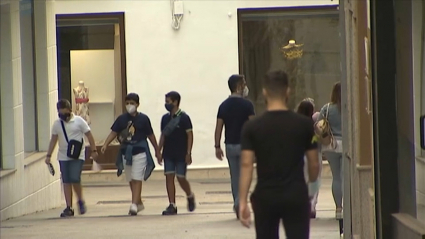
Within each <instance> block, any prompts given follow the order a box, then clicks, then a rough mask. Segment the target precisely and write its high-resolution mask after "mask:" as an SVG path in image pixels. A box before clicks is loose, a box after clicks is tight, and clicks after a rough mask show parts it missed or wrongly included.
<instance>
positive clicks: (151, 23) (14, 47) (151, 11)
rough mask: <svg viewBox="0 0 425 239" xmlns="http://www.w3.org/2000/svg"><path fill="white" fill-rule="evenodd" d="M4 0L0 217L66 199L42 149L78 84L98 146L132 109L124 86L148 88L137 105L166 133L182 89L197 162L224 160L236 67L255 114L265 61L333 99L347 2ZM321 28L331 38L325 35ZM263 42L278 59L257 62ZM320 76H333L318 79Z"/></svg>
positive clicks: (300, 89)
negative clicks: (294, 49) (219, 126)
mask: <svg viewBox="0 0 425 239" xmlns="http://www.w3.org/2000/svg"><path fill="white" fill-rule="evenodd" d="M172 2H173V1H172ZM0 3H1V5H0V6H1V34H0V36H1V72H0V73H1V85H0V89H1V114H0V121H1V147H0V148H1V171H0V172H1V181H0V184H1V185H0V188H1V209H0V210H1V220H5V219H7V218H11V217H16V216H20V215H23V214H28V213H32V212H36V211H40V210H46V209H49V208H54V207H58V206H60V204H61V183H60V176H59V173H58V171H59V168H58V165H57V163H56V161H55V160H53V162H55V164H54V167H55V168H56V171H57V173H56V175H55V176H51V175H50V174H49V171H48V170H47V168H46V165H45V164H44V156H45V152H46V150H47V147H48V143H49V138H50V135H51V132H50V128H51V125H52V122H53V121H54V120H55V119H56V117H57V112H56V107H55V103H56V102H57V99H58V98H66V99H69V100H71V101H72V102H73V106H75V104H74V103H76V97H79V96H76V95H75V94H74V91H73V89H74V88H75V87H76V86H78V85H79V84H84V86H85V87H87V88H89V89H90V91H89V92H90V93H89V95H87V98H90V100H89V103H90V107H89V112H90V113H89V114H88V116H89V117H88V118H87V119H88V120H90V121H91V127H92V131H93V133H94V136H95V138H96V139H97V143H98V144H99V145H101V144H102V143H103V142H102V141H103V140H104V138H105V137H106V135H107V133H108V132H109V126H110V125H111V124H112V121H113V119H114V118H115V117H116V116H117V115H118V114H120V113H121V112H122V111H123V107H122V106H123V100H122V99H123V96H124V95H125V94H126V93H128V92H136V93H138V94H139V95H140V96H141V105H140V110H141V111H142V112H144V113H146V114H147V115H149V117H150V119H151V122H152V125H153V128H154V131H155V133H156V134H157V135H159V134H160V129H159V128H160V127H159V124H160V119H161V116H162V115H163V114H164V113H165V112H166V111H165V109H164V106H163V105H164V96H165V93H167V92H168V91H171V90H176V91H179V92H180V93H181V95H182V103H181V107H182V109H183V110H185V111H186V112H187V113H188V114H189V115H190V116H191V118H192V122H193V125H194V135H195V143H194V148H193V158H194V164H193V165H192V166H191V168H195V169H196V168H226V167H227V162H225V161H223V162H222V161H218V160H217V159H215V157H214V147H213V146H214V127H215V122H216V113H217V109H218V106H219V104H220V103H221V102H222V101H223V100H224V99H225V98H227V97H228V95H229V90H228V86H227V79H228V77H229V76H230V75H231V74H235V73H238V72H240V73H243V74H246V76H247V80H248V81H249V86H250V89H251V93H250V97H251V98H250V99H251V100H253V102H254V103H255V105H256V107H257V109H259V110H258V112H261V111H262V107H264V102H263V99H262V98H261V94H259V92H260V91H259V90H258V87H259V84H258V82H261V78H262V76H263V75H264V73H265V72H266V71H268V70H273V69H281V68H282V67H283V66H284V65H285V64H288V65H290V66H291V67H293V68H291V69H293V70H294V72H296V71H297V70H300V71H302V72H304V73H302V74H301V75H300V76H299V77H300V79H302V80H300V81H299V82H302V83H299V84H298V85H297V87H296V89H297V90H296V91H297V93H296V94H295V93H294V95H295V96H294V98H293V99H291V102H292V104H294V106H295V102H296V101H298V100H300V99H302V98H304V97H307V96H309V97H311V96H312V95H313V96H314V97H315V98H316V101H317V105H318V107H320V106H321V105H323V104H324V103H326V102H327V100H328V99H327V97H328V95H329V94H330V91H331V85H332V84H333V83H334V82H335V81H338V80H339V78H340V74H341V73H340V71H339V69H338V66H339V64H338V62H339V54H340V52H339V38H338V27H339V25H338V24H339V23H338V21H339V19H338V8H337V5H335V3H334V1H331V0H321V1H302V2H300V1H285V0H281V1H242V0H241V1H183V9H182V8H179V6H175V5H174V4H171V6H172V7H170V2H168V1H104V2H102V3H101V4H100V3H99V1H71V0H69V1H67V0H56V1H53V0H41V1H38V0H37V1H34V0H20V1H11V0H1V2H0ZM300 4H301V5H302V6H299V5H300ZM276 9H277V10H276ZM288 9H289V10H288ZM257 10H258V11H257ZM299 15H300V16H303V17H302V18H300V17H298V18H297V17H296V16H299ZM306 16H308V17H312V16H313V17H315V20H314V21H312V20H308V19H307V18H308V17H306ZM303 19H304V20H303ZM305 19H307V20H305ZM281 24H283V25H284V27H283V28H282V27H280V25H281ZM255 29H259V31H262V32H263V33H267V39H263V41H261V42H257V43H261V44H260V45H261V49H256V48H255V47H254V46H255V45H258V44H254V43H255V42H249V39H251V38H250V35H249V34H251V33H252V32H255ZM282 31H283V32H284V33H285V34H282ZM314 31H316V33H315V34H318V35H321V36H324V37H321V38H320V37H317V38H316V39H319V40H317V41H316V42H314V41H312V40H313V39H315V38H314V37H311V35H308V34H309V32H314ZM244 32H245V33H244ZM250 32H251V33H250ZM320 32H322V33H323V32H326V34H329V35H332V36H334V37H332V40H331V41H330V40H326V39H325V36H326V34H319V33H320ZM244 34H245V35H244ZM282 35H284V36H285V37H281V36H282ZM289 36H291V37H292V38H296V40H297V44H304V45H305V50H304V57H303V59H302V60H298V61H296V64H295V63H294V62H292V63H288V62H287V60H285V59H284V58H283V55H282V52H281V48H282V47H283V46H284V45H287V44H288V41H289V40H291V39H290V38H289ZM257 40H261V39H257ZM320 49H325V50H320ZM258 52H265V53H267V54H263V56H262V57H264V56H267V57H268V58H269V60H268V65H267V66H266V65H263V66H261V68H258V69H250V68H252V67H249V66H250V64H251V63H252V60H253V59H254V60H255V59H256V57H257V54H258ZM311 60H313V61H311ZM303 61H304V62H303ZM305 62H318V63H320V65H319V66H315V65H312V64H305ZM329 62H330V63H329ZM317 80H321V81H322V80H323V82H325V83H322V84H319V85H314V82H316V81H317ZM316 89H317V90H316ZM87 93H88V92H87ZM319 105H320V106H319ZM54 155H55V154H54ZM104 166H106V167H109V166H110V167H111V168H113V163H112V162H104ZM157 170H162V169H161V167H160V166H159V165H158V167H157Z"/></svg>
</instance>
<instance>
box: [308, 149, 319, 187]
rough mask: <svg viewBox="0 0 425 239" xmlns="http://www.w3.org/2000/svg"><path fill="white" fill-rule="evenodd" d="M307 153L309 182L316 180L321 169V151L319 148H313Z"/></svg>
mask: <svg viewBox="0 0 425 239" xmlns="http://www.w3.org/2000/svg"><path fill="white" fill-rule="evenodd" d="M305 155H306V157H307V168H308V180H309V182H316V180H317V178H318V177H319V170H320V165H319V152H318V151H317V149H311V150H308V151H307V152H306V153H305Z"/></svg>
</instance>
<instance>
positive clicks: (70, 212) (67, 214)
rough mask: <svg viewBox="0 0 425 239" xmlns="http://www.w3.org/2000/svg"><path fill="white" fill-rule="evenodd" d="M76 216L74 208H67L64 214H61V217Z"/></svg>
mask: <svg viewBox="0 0 425 239" xmlns="http://www.w3.org/2000/svg"><path fill="white" fill-rule="evenodd" d="M73 216H74V210H72V208H70V207H67V208H65V210H63V212H62V213H61V217H73Z"/></svg>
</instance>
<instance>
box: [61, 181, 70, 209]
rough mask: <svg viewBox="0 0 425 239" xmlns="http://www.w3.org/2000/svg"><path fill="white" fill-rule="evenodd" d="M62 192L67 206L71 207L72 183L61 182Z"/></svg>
mask: <svg viewBox="0 0 425 239" xmlns="http://www.w3.org/2000/svg"><path fill="white" fill-rule="evenodd" d="M63 193H64V195H65V202H66V206H67V207H72V184H69V183H64V184H63Z"/></svg>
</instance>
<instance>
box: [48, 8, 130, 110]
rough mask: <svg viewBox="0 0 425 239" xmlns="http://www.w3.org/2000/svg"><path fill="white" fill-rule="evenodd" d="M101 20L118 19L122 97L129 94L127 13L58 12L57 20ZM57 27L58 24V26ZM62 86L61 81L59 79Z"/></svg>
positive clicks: (123, 105) (123, 106) (123, 103)
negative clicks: (126, 39)
mask: <svg viewBox="0 0 425 239" xmlns="http://www.w3.org/2000/svg"><path fill="white" fill-rule="evenodd" d="M94 19H95V20H100V19H103V20H105V19H113V20H118V25H119V31H120V58H121V94H122V98H123V99H124V97H125V96H126V95H127V54H126V44H125V43H126V42H125V14H124V12H106V13H77V14H56V22H57V21H67V20H69V21H72V20H78V21H83V20H94ZM56 27H57V26H56ZM58 87H59V88H60V81H58ZM123 99H122V113H125V102H124V100H123Z"/></svg>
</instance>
